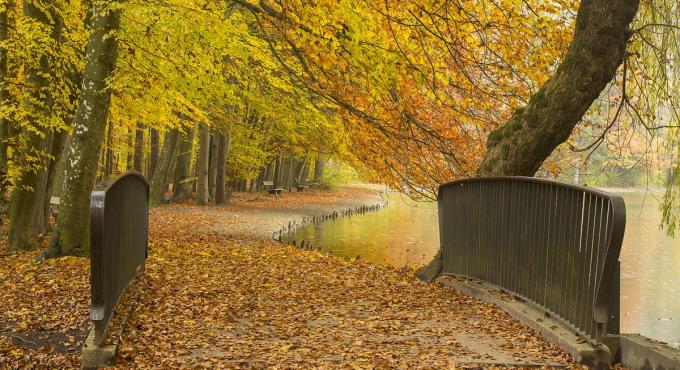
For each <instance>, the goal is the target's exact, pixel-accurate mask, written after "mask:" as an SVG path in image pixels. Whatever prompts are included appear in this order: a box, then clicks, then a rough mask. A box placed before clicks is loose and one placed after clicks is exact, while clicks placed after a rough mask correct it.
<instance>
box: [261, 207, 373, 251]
mask: <svg viewBox="0 0 680 370" xmlns="http://www.w3.org/2000/svg"><path fill="white" fill-rule="evenodd" d="M385 206H386V204H374V205H363V206H360V207H356V208H349V209H346V210H344V211H333V212H331V213H329V214H326V215H321V216H313V217H303V218H302V221H288V226H283V227H281V229H279V231H274V233H273V234H274V235H273V239H275V240H278V241H279V243H284V241H283V233H284V232H285V233H286V234H288V235H290V233H291V232H293V231H295V229H297V228H299V227H302V226H305V225H307V224H309V223H319V222H323V221H328V220H335V219H337V218H338V217H342V216H352V215H361V214H365V213H368V212H375V211H378V210H380V209H382V208H383V207H385ZM286 244H290V245H292V246H294V247H299V248H301V249H306V250H321V245H320V243H319V245H318V246H314V245H313V243H312V242H311V241H305V240H302V241H301V242H300V243H299V245H298V243H297V241H296V240H295V239H293V240H292V241H291V242H290V243H286Z"/></svg>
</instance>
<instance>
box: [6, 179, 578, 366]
mask: <svg viewBox="0 0 680 370" xmlns="http://www.w3.org/2000/svg"><path fill="white" fill-rule="evenodd" d="M378 199H379V198H378V197H377V194H376V191H375V189H365V188H363V189H362V188H349V189H343V190H341V191H335V192H325V191H311V192H304V193H287V194H285V195H284V196H283V198H280V199H275V198H273V197H270V196H265V195H253V194H236V195H235V196H234V197H233V198H232V202H231V204H229V205H225V206H212V207H198V206H195V205H192V204H174V205H166V206H161V207H157V208H155V209H153V210H152V211H151V217H150V228H149V229H150V235H149V241H150V243H149V257H148V260H147V265H146V272H145V275H144V278H143V281H142V283H141V284H140V286H141V288H140V292H139V302H138V304H137V306H136V309H135V311H134V312H133V314H132V316H131V318H130V321H129V322H128V324H127V325H126V328H125V331H124V334H123V336H122V338H121V340H120V343H121V345H120V350H119V356H118V359H117V363H116V367H117V368H135V369H136V368H149V369H158V368H206V369H213V368H272V367H275V368H303V369H308V368H409V369H410V368H449V367H455V366H465V365H466V364H467V365H469V366H472V367H475V366H479V365H480V364H482V365H483V366H491V364H492V363H494V362H504V363H526V362H528V363H536V364H566V365H567V366H574V365H573V364H571V362H570V361H571V360H570V358H569V356H568V355H567V354H565V353H563V352H562V351H560V350H559V349H557V348H556V347H554V346H553V345H551V344H550V343H548V342H546V341H545V340H543V339H541V338H540V337H539V336H538V335H537V334H536V333H535V332H533V331H532V330H531V329H529V328H527V327H525V326H523V325H521V324H520V323H518V322H517V321H515V320H513V319H512V318H511V317H510V316H509V315H507V314H506V313H504V312H503V311H501V310H500V309H499V308H497V307H496V306H494V305H492V304H488V303H484V302H482V301H480V300H477V299H475V298H471V297H468V296H465V295H463V294H459V293H457V292H456V291H454V290H452V289H450V288H446V287H443V286H440V285H437V284H427V283H423V282H421V281H419V280H417V279H415V277H414V273H413V271H412V270H408V269H401V270H397V269H394V268H391V267H387V266H379V265H375V264H372V263H369V262H365V261H363V260H346V259H341V258H338V257H334V256H332V255H329V254H327V253H322V252H318V251H308V250H302V249H298V248H294V247H290V246H282V245H280V244H278V243H276V242H274V241H273V240H272V239H271V232H272V231H273V230H274V229H276V228H278V227H280V226H283V225H282V224H281V223H283V224H286V225H287V222H288V221H294V220H298V219H300V218H301V217H310V216H316V215H321V214H324V213H330V212H332V211H333V210H344V209H347V208H352V207H355V206H357V205H360V204H375V203H376V200H378ZM362 202H363V203H362ZM37 254H38V251H36V252H29V253H21V254H6V253H5V254H0V279H1V280H0V368H22V369H23V368H31V367H33V368H46V367H49V368H76V367H78V366H79V363H80V348H81V346H82V342H83V340H84V338H85V337H86V335H87V332H88V330H89V324H88V317H89V278H88V268H89V263H88V260H87V259H82V258H80V259H79V258H72V257H67V258H61V259H56V260H48V261H44V262H38V261H36V259H35V257H36V256H37Z"/></svg>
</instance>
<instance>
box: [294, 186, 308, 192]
mask: <svg viewBox="0 0 680 370" xmlns="http://www.w3.org/2000/svg"><path fill="white" fill-rule="evenodd" d="M296 188H297V191H305V189H307V188H309V186H307V185H298V186H296Z"/></svg>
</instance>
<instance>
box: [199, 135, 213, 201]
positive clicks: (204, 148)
mask: <svg viewBox="0 0 680 370" xmlns="http://www.w3.org/2000/svg"><path fill="white" fill-rule="evenodd" d="M198 135H199V136H198V140H199V148H198V160H197V163H196V168H197V171H198V188H197V189H196V204H198V205H205V204H208V201H209V195H210V194H209V189H208V171H209V166H210V158H209V154H210V128H209V127H208V126H206V125H205V124H203V123H201V124H199V126H198Z"/></svg>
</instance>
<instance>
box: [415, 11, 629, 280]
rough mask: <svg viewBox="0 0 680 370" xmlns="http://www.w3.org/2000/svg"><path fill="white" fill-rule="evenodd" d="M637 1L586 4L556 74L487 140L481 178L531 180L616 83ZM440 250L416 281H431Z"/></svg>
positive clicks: (577, 19) (437, 271)
mask: <svg viewBox="0 0 680 370" xmlns="http://www.w3.org/2000/svg"><path fill="white" fill-rule="evenodd" d="M638 5H639V2H638V1H637V0H583V1H581V5H580V7H579V11H578V14H577V16H576V28H575V30H574V38H573V40H572V42H571V44H570V45H569V50H568V52H567V56H566V57H565V58H564V61H562V63H561V64H560V65H559V67H558V68H557V71H556V72H555V74H554V75H553V76H552V77H551V78H550V79H549V80H548V81H547V82H546V83H545V84H544V85H543V86H542V87H541V88H540V89H539V90H538V91H537V92H536V93H535V94H534V95H533V96H532V97H531V98H530V99H529V103H528V104H527V105H526V106H525V107H523V108H519V109H517V111H515V113H514V114H513V115H512V117H511V118H510V120H509V121H508V122H507V123H505V125H503V126H501V127H500V128H499V129H497V130H496V131H493V132H492V133H491V134H490V135H489V139H488V143H487V152H486V156H485V157H484V160H483V162H482V165H481V166H480V168H479V170H478V174H479V175H480V176H532V175H533V174H534V173H535V172H536V171H537V170H538V168H539V167H540V166H541V164H542V163H543V161H544V160H545V159H546V158H547V157H548V156H549V155H550V153H552V151H553V150H554V149H555V148H556V147H557V146H558V145H560V144H561V143H563V142H565V141H566V140H567V139H568V138H569V135H570V134H571V132H572V131H573V129H574V127H575V126H576V124H577V123H578V122H579V120H581V117H583V114H584V113H585V112H586V111H587V110H588V108H589V107H590V105H591V104H592V103H593V101H595V99H597V97H598V95H599V94H600V93H601V92H602V90H603V89H604V88H605V87H606V86H607V84H608V83H609V82H611V81H612V79H613V78H614V76H615V75H616V71H617V69H618V68H619V66H620V65H621V63H622V62H623V58H625V53H626V47H627V45H628V39H629V38H630V36H631V30H630V28H629V25H630V22H631V21H632V20H633V18H634V17H635V14H636V13H637V9H638ZM441 269H442V264H441V251H440V253H438V254H437V256H435V257H434V258H433V259H432V261H431V262H430V263H429V264H427V265H426V266H425V267H423V268H421V269H420V270H419V271H418V273H417V276H418V278H419V279H421V280H425V281H432V280H434V278H436V277H437V275H439V273H440V271H441Z"/></svg>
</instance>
